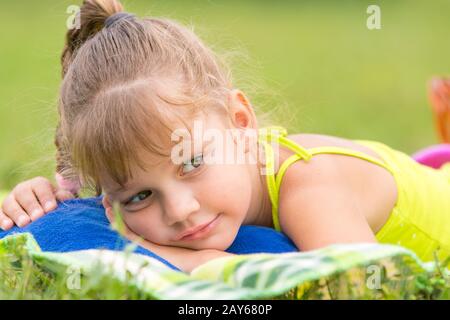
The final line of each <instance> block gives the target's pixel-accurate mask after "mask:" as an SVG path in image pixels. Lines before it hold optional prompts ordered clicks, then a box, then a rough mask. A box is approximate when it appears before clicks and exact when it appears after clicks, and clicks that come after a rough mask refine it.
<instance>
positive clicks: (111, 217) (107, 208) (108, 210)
mask: <svg viewBox="0 0 450 320" xmlns="http://www.w3.org/2000/svg"><path fill="white" fill-rule="evenodd" d="M102 204H103V207H104V208H105V213H106V217H107V218H108V220H109V222H111V223H113V221H114V213H113V210H112V205H111V202H110V201H109V198H108V196H107V195H104V196H103V198H102Z"/></svg>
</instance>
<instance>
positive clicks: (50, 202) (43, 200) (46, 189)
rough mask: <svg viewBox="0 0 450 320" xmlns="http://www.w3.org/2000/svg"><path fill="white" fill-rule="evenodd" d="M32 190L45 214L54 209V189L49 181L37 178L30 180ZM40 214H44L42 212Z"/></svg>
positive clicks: (55, 204)
mask: <svg viewBox="0 0 450 320" xmlns="http://www.w3.org/2000/svg"><path fill="white" fill-rule="evenodd" d="M32 189H33V192H34V194H35V195H36V197H37V199H38V200H39V203H40V204H41V206H42V208H43V209H44V211H45V212H49V211H52V210H54V209H56V207H57V203H56V197H55V191H56V188H55V187H54V186H53V185H52V184H51V183H50V181H48V180H47V179H45V178H42V177H37V178H35V179H33V180H32ZM42 214H44V212H43V213H42Z"/></svg>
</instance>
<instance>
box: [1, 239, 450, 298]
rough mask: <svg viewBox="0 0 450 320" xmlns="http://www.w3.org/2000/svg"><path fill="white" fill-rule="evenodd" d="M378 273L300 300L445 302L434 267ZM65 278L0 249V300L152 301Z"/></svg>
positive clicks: (90, 279) (103, 283)
mask: <svg viewBox="0 0 450 320" xmlns="http://www.w3.org/2000/svg"><path fill="white" fill-rule="evenodd" d="M99 267H100V266H99ZM103 268H104V266H103ZM102 270H103V271H104V269H102ZM383 270H384V272H383V274H384V275H383V277H382V281H381V287H380V288H379V289H375V290H374V289H369V288H368V287H367V286H366V285H365V283H366V280H365V279H366V277H367V274H366V269H365V268H355V269H352V270H351V271H348V272H346V273H340V274H337V275H334V276H330V277H326V278H323V279H321V280H319V281H314V282H312V283H311V286H309V287H307V288H306V290H304V291H302V292H303V295H302V296H301V299H420V300H440V299H444V300H448V299H450V278H449V277H448V275H445V274H444V273H443V271H442V269H437V270H436V271H435V272H434V273H426V272H424V273H417V274H415V273H411V270H409V268H408V267H407V266H406V265H405V266H404V269H402V268H400V269H399V272H394V273H393V272H389V276H388V275H387V274H388V272H387V271H386V269H383ZM70 276H71V273H70V272H67V271H65V270H62V271H61V272H58V273H52V272H49V271H47V270H45V269H44V268H42V266H39V265H38V264H36V263H35V262H34V261H33V260H32V259H31V258H30V257H29V256H28V255H27V254H26V252H25V251H24V250H23V247H22V249H20V247H17V248H16V250H8V252H5V251H2V250H0V278H1V279H4V280H2V281H1V282H0V299H1V300H4V299H44V300H47V299H150V300H151V299H155V297H153V296H152V295H150V294H146V293H144V292H142V291H139V290H138V289H137V288H136V287H134V286H133V285H129V284H127V281H124V282H120V281H118V280H115V279H113V278H111V277H107V276H105V273H104V272H102V271H101V270H98V272H96V271H95V269H94V271H93V272H91V273H90V275H89V276H86V275H83V274H81V277H80V282H79V286H77V287H76V288H70V286H69V285H68V283H70V279H69V277H70ZM127 276H128V277H131V276H132V275H131V274H130V275H127ZM133 276H136V275H133ZM130 279H131V278H130ZM130 283H131V281H130ZM298 290H299V289H296V288H293V289H292V290H290V291H289V292H287V293H286V294H283V295H281V296H274V297H273V299H295V297H297V296H298Z"/></svg>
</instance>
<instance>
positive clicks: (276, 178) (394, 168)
mask: <svg viewBox="0 0 450 320" xmlns="http://www.w3.org/2000/svg"><path fill="white" fill-rule="evenodd" d="M353 141H354V142H356V143H358V144H361V145H364V146H366V147H368V148H370V149H372V150H374V151H375V152H376V153H377V154H378V155H379V156H380V157H381V158H382V159H383V161H380V160H378V159H376V158H374V157H372V156H370V155H367V154H365V153H363V152H359V151H355V150H351V149H346V148H340V147H331V146H330V147H316V148H310V149H305V148H303V147H302V146H300V145H298V144H297V143H295V142H294V141H292V140H290V139H288V138H287V131H286V129H285V128H283V127H279V126H271V127H267V128H261V129H260V130H259V142H260V143H261V144H262V145H263V147H264V152H265V156H266V182H267V186H268V192H269V197H270V201H271V204H272V218H273V224H274V227H275V229H276V230H278V231H281V227H280V223H279V219H278V196H279V190H280V186H281V181H282V178H283V175H284V174H285V172H286V170H287V169H288V167H289V166H290V165H291V164H292V163H294V162H296V161H298V160H304V161H306V162H307V161H309V160H310V159H311V157H313V156H314V155H316V154H323V153H325V154H342V155H348V156H352V157H357V158H360V159H363V160H366V161H370V162H372V163H374V164H376V165H379V166H381V167H383V168H385V169H386V170H388V171H389V172H390V173H391V174H392V175H393V177H394V179H395V181H396V184H397V188H398V198H397V202H396V205H395V207H394V208H393V210H392V212H391V214H390V216H389V218H388V220H387V222H386V223H385V224H384V225H383V227H382V228H381V229H380V230H379V231H378V232H377V233H376V235H375V236H376V238H377V240H378V241H379V242H381V243H389V244H396V245H401V246H403V247H406V248H408V249H411V250H413V251H414V252H415V253H416V254H417V256H418V257H419V258H421V259H422V260H423V261H431V260H433V259H434V252H436V254H437V257H438V258H439V259H442V260H443V259H445V258H446V257H448V256H450V163H448V164H446V165H444V166H443V167H441V168H440V169H433V168H430V167H427V166H424V165H421V164H419V163H417V162H416V161H414V160H413V159H412V158H411V157H409V156H408V155H406V154H405V153H402V152H400V151H397V150H394V149H391V148H389V147H388V146H386V145H384V144H382V143H379V142H375V141H368V140H353ZM272 142H276V143H279V144H280V145H282V146H284V147H286V148H288V149H290V150H292V151H293V152H294V154H293V155H291V156H290V157H289V158H288V159H286V160H285V161H284V162H283V163H282V164H281V166H280V168H279V170H278V172H277V173H275V172H274V151H273V147H272V145H271V143H272Z"/></svg>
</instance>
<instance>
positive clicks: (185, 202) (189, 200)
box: [163, 191, 200, 226]
mask: <svg viewBox="0 0 450 320" xmlns="http://www.w3.org/2000/svg"><path fill="white" fill-rule="evenodd" d="M163 206H164V208H163V210H164V218H165V220H166V223H167V224H168V225H169V226H172V225H174V224H175V223H177V222H184V221H186V220H188V219H189V216H190V215H191V214H192V213H194V212H196V211H198V210H200V204H199V202H198V201H197V199H196V198H195V197H194V195H193V194H192V192H190V191H183V192H177V193H171V194H169V195H168V196H167V197H166V199H165V201H164V205H163Z"/></svg>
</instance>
